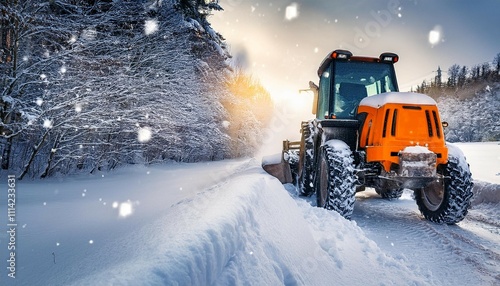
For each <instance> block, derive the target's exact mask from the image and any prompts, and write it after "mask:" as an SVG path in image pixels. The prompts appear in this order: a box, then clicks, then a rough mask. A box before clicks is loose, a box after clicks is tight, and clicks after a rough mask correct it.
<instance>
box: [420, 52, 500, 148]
mask: <svg viewBox="0 0 500 286" xmlns="http://www.w3.org/2000/svg"><path fill="white" fill-rule="evenodd" d="M442 73H443V72H442V70H441V68H440V67H438V69H437V71H436V76H435V78H434V79H431V80H430V81H426V80H424V81H423V82H422V84H420V85H418V86H417V87H416V89H415V91H416V92H419V93H424V94H428V95H430V96H431V97H433V98H434V99H436V101H437V103H438V106H439V109H440V113H441V117H442V120H444V121H447V122H448V123H449V127H448V128H446V129H445V133H446V140H448V141H450V142H482V141H500V124H499V120H498V118H500V53H498V54H497V55H496V56H495V57H494V58H493V61H492V62H491V63H489V62H486V63H482V64H477V65H474V66H472V67H468V66H461V65H458V64H454V65H452V66H451V67H449V68H448V77H447V78H446V79H445V78H444V77H443V76H442Z"/></svg>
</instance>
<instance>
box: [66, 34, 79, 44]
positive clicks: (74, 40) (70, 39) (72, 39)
mask: <svg viewBox="0 0 500 286" xmlns="http://www.w3.org/2000/svg"><path fill="white" fill-rule="evenodd" d="M76 39H77V37H76V36H75V35H72V36H71V38H69V40H68V43H70V44H73V43H74V42H76Z"/></svg>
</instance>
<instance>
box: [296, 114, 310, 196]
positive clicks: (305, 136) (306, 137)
mask: <svg viewBox="0 0 500 286" xmlns="http://www.w3.org/2000/svg"><path fill="white" fill-rule="evenodd" d="M312 128H313V126H312V123H311V122H308V123H307V125H306V124H304V125H303V126H302V139H301V141H302V142H301V144H302V146H304V151H303V152H304V153H303V154H300V159H299V164H300V168H299V172H300V173H299V179H298V189H299V194H300V195H301V196H310V195H312V194H313V193H314V142H313V136H312V135H313V132H312Z"/></svg>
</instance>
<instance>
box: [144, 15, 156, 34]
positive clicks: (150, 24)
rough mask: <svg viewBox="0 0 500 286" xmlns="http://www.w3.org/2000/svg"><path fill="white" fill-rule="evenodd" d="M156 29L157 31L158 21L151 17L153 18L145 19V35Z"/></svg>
mask: <svg viewBox="0 0 500 286" xmlns="http://www.w3.org/2000/svg"><path fill="white" fill-rule="evenodd" d="M156 31H158V21H156V20H154V19H153V20H146V22H144V33H145V34H146V35H151V34H153V33H155V32H156Z"/></svg>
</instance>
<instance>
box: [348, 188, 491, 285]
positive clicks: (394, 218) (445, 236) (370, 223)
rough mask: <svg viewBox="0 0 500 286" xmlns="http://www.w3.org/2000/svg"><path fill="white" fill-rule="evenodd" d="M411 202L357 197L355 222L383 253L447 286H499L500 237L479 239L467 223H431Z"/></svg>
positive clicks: (370, 194) (366, 195)
mask: <svg viewBox="0 0 500 286" xmlns="http://www.w3.org/2000/svg"><path fill="white" fill-rule="evenodd" d="M410 197H411V194H410V193H405V195H403V199H402V200H396V201H387V200H382V199H380V197H378V196H377V195H376V194H375V193H374V192H371V191H368V192H365V193H361V194H358V196H357V202H356V205H355V210H354V215H353V220H355V221H356V222H357V223H358V225H359V226H360V227H361V228H362V229H363V230H364V231H365V232H366V234H367V236H368V237H370V238H371V239H373V240H374V241H376V242H377V244H379V247H381V248H382V249H383V250H385V251H388V252H389V253H390V254H391V255H393V256H395V257H398V256H402V257H403V258H404V259H407V260H409V261H410V263H412V264H414V265H415V266H416V267H417V268H419V269H421V270H424V272H425V271H428V272H429V273H432V276H433V277H434V278H436V279H437V280H439V281H441V282H442V283H443V284H445V285H458V284H464V283H466V284H467V283H470V284H477V283H478V281H482V284H483V285H490V284H491V285H495V284H496V285H498V284H499V283H500V274H499V273H500V271H499V266H497V264H498V261H500V251H499V243H498V242H499V241H500V236H499V235H498V234H494V233H491V235H490V236H484V235H479V234H478V233H477V232H476V231H477V228H478V227H476V230H475V229H474V228H472V227H470V225H471V222H470V220H468V219H466V220H464V221H463V222H461V223H459V224H458V225H457V226H448V225H437V224H433V223H430V222H428V221H426V220H423V219H422V218H421V216H420V214H419V212H418V209H417V206H416V204H415V201H414V200H409V199H410ZM479 229H480V230H482V229H483V228H482V227H479Z"/></svg>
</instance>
